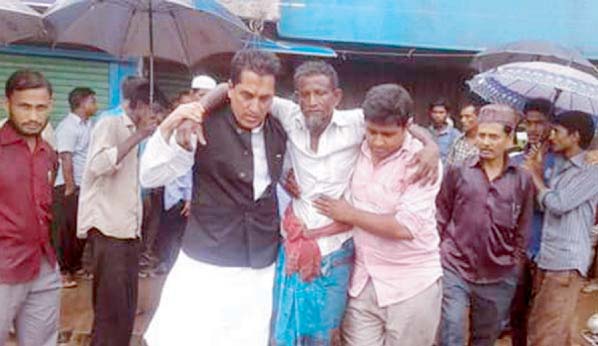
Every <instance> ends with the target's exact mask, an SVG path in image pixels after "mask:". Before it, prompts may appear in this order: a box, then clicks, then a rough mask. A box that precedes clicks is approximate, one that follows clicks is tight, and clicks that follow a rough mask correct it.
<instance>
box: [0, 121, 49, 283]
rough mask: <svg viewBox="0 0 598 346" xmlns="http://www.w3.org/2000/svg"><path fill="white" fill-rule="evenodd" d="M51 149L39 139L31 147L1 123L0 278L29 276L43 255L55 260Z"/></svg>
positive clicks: (8, 280)
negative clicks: (51, 242) (51, 237)
mask: <svg viewBox="0 0 598 346" xmlns="http://www.w3.org/2000/svg"><path fill="white" fill-rule="evenodd" d="M57 163H58V161H57V156H56V153H55V152H54V150H53V149H52V148H51V147H50V146H49V145H48V143H46V142H45V141H43V140H42V139H41V138H40V139H39V140H38V145H37V146H36V149H35V151H34V152H31V150H29V147H28V146H27V143H26V142H25V139H24V138H23V137H22V136H21V135H20V134H19V133H17V132H16V131H15V129H14V128H13V126H12V125H11V124H10V122H8V123H6V125H4V126H3V127H2V128H0V196H1V198H0V283H2V284H16V283H22V282H27V281H30V280H32V279H34V278H35V277H36V276H37V275H38V273H39V268H40V264H41V261H42V259H43V258H46V259H47V260H48V261H49V262H50V264H52V266H54V265H55V264H56V258H55V255H54V250H53V249H52V246H51V244H50V222H51V218H52V216H51V215H52V214H51V210H52V209H51V208H52V179H53V176H54V172H55V170H56V167H57Z"/></svg>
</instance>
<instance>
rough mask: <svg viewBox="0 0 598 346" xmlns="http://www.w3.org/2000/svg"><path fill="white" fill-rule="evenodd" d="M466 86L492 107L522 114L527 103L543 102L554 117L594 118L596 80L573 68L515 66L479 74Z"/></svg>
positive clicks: (544, 64) (597, 109)
mask: <svg viewBox="0 0 598 346" xmlns="http://www.w3.org/2000/svg"><path fill="white" fill-rule="evenodd" d="M467 85H468V86H469V88H470V89H471V91H473V92H474V93H476V94H478V95H480V96H481V97H482V98H483V99H485V100H486V101H488V102H493V103H503V104H508V105H510V106H512V107H514V108H515V109H518V110H520V111H521V110H523V107H524V106H525V103H526V102H527V100H529V99H532V98H538V97H540V98H546V99H548V100H551V101H552V102H553V103H554V106H555V110H556V113H560V112H562V111H567V110H579V111H583V112H587V113H589V114H592V115H594V116H596V115H597V114H598V79H597V78H596V77H594V76H593V75H590V74H588V73H585V72H582V71H580V70H577V69H575V68H572V67H569V66H564V65H560V64H555V63H549V62H540V61H535V62H516V63H511V64H506V65H502V66H498V67H497V68H494V69H492V70H489V71H486V72H482V73H479V74H477V75H475V76H474V77H473V78H472V79H471V80H469V81H467Z"/></svg>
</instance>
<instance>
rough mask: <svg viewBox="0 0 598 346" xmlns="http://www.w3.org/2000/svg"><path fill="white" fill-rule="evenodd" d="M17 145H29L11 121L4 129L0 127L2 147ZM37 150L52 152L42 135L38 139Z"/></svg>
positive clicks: (0, 143)
mask: <svg viewBox="0 0 598 346" xmlns="http://www.w3.org/2000/svg"><path fill="white" fill-rule="evenodd" d="M17 143H22V144H24V145H27V142H26V141H25V138H23V136H22V135H21V134H20V133H18V132H17V130H15V128H14V126H13V125H12V123H11V122H10V121H7V122H6V123H5V124H4V125H3V126H2V127H0V145H2V146H5V145H11V144H17ZM36 150H46V151H51V149H50V147H49V144H48V143H46V141H44V140H43V139H42V138H41V135H40V136H38V138H37V149H36Z"/></svg>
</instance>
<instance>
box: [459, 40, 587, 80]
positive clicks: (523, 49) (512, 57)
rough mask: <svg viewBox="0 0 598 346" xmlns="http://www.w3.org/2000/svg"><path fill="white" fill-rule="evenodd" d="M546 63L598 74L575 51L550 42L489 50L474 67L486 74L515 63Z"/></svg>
mask: <svg viewBox="0 0 598 346" xmlns="http://www.w3.org/2000/svg"><path fill="white" fill-rule="evenodd" d="M525 61H544V62H552V63H557V64H561V65H566V66H571V67H574V68H576V69H578V70H581V71H584V72H588V73H592V74H598V69H596V67H595V66H594V64H592V63H591V62H590V61H589V60H588V59H586V58H584V56H583V55H582V54H581V53H580V52H578V51H577V50H575V49H570V48H567V47H563V46H561V45H559V44H556V43H554V42H550V41H541V40H536V41H517V42H512V43H508V44H505V45H502V46H498V47H494V48H489V49H487V50H485V51H483V52H481V53H479V54H477V55H476V56H475V57H474V58H473V60H472V63H471V64H472V66H473V67H474V68H475V69H477V70H478V71H480V72H484V71H487V70H490V69H493V68H495V67H498V66H500V65H505V64H509V63H513V62H525Z"/></svg>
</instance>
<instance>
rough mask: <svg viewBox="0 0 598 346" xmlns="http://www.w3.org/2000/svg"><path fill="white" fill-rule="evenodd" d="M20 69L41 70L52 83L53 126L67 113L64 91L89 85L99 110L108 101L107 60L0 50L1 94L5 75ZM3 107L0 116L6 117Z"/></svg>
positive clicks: (66, 99) (66, 92) (66, 100)
mask: <svg viewBox="0 0 598 346" xmlns="http://www.w3.org/2000/svg"><path fill="white" fill-rule="evenodd" d="M22 68H29V69H34V70H38V71H40V72H42V73H43V74H44V75H45V76H46V78H48V80H49V81H50V83H52V88H53V90H54V110H53V111H52V115H51V118H50V121H51V122H52V125H53V126H54V127H56V125H57V124H58V122H60V120H61V119H62V118H63V117H64V116H65V115H66V114H68V112H69V104H68V94H69V92H70V91H71V90H73V88H75V87H89V88H91V89H93V90H94V91H95V92H96V98H97V102H98V107H99V109H100V110H101V109H106V108H107V107H108V104H109V63H108V62H105V61H94V60H83V59H73V58H58V57H48V56H36V55H20V54H6V53H0V83H1V84H0V85H1V86H2V94H4V85H5V83H6V80H7V79H8V77H9V76H10V75H11V74H12V73H13V72H14V71H16V70H18V69H22ZM4 112H5V111H4V109H2V110H1V111H0V117H4V116H6V115H5V114H4Z"/></svg>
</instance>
